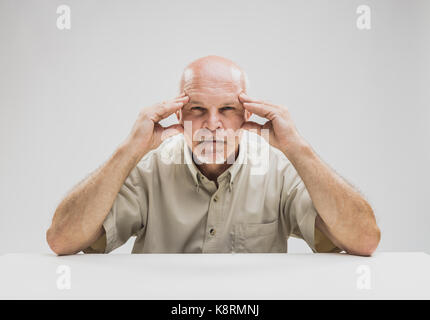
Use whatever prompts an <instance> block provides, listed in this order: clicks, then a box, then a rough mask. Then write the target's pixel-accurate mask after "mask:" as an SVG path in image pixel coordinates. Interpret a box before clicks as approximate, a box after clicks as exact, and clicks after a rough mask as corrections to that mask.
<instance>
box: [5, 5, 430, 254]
mask: <svg viewBox="0 0 430 320" xmlns="http://www.w3.org/2000/svg"><path fill="white" fill-rule="evenodd" d="M60 4H67V5H69V6H70V7H71V18H72V28H71V30H64V31H60V30H58V29H57V27H56V19H57V16H58V15H57V13H56V9H57V6H58V5H60ZM361 4H366V5H369V6H370V7H371V9H372V29H371V30H369V31H360V30H358V29H357V27H356V19H357V17H358V14H357V13H356V9H357V7H358V6H359V5H361ZM429 18H430V2H428V1H393V0H392V1H344V0H338V1H267V0H265V1H249V0H247V1H216V2H215V1H212V2H209V1H180V2H179V1H177V2H173V1H167V0H164V1H121V2H120V1H67V2H64V1H61V2H60V1H12V0H8V1H5V0H0V46H1V47H0V150H1V158H0V177H1V183H0V204H1V213H0V253H6V252H48V251H49V248H48V246H47V244H46V241H45V231H46V229H47V228H48V227H49V225H50V221H51V218H52V215H53V213H54V210H55V208H56V206H57V205H58V203H59V202H60V201H61V199H62V198H63V197H64V196H65V195H66V193H67V192H68V191H69V190H70V189H71V188H72V186H73V185H75V184H77V183H78V182H79V181H80V180H81V179H83V178H84V177H85V176H86V175H87V174H89V173H90V172H91V171H93V170H94V169H95V168H96V167H98V166H99V165H101V164H102V163H103V162H104V161H105V160H106V159H107V158H108V157H109V156H110V155H111V154H112V152H113V151H114V150H115V148H116V147H117V146H118V144H119V143H120V142H121V141H123V139H124V138H125V137H126V136H127V135H128V133H129V131H130V130H131V127H132V125H133V123H134V121H135V119H136V117H137V114H138V113H139V110H140V109H141V108H143V107H145V106H150V105H152V104H153V103H155V102H158V101H161V100H165V99H168V98H170V97H173V96H175V95H176V94H177V92H178V83H179V78H180V75H181V72H182V70H183V68H184V66H185V65H186V64H188V63H189V62H190V61H192V60H194V59H196V58H199V57H201V56H205V55H208V54H216V55H221V56H225V57H228V58H230V59H232V60H234V61H236V62H237V63H238V64H239V65H241V66H242V67H243V68H244V69H245V70H246V71H247V72H248V76H249V78H250V83H251V87H250V91H249V93H250V95H252V96H254V97H257V98H261V99H266V100H269V101H272V102H274V103H278V104H284V105H286V106H288V108H289V110H290V112H291V114H292V117H293V119H294V120H295V123H296V126H297V127H298V129H299V131H300V132H301V134H302V135H303V136H304V137H305V138H306V139H307V140H308V141H309V142H310V143H311V145H312V146H313V148H314V149H315V150H316V151H317V152H318V154H319V155H320V156H321V157H322V158H323V160H324V161H326V162H327V163H328V164H329V165H330V166H331V167H333V168H334V169H335V170H336V171H337V172H339V173H340V174H341V175H342V176H343V177H345V178H346V179H347V180H348V181H350V182H351V183H353V184H354V185H355V186H356V187H357V188H359V190H361V192H363V193H364V195H365V196H366V198H367V199H368V201H369V202H370V204H371V205H372V206H373V208H374V210H375V213H376V216H377V220H378V223H379V225H380V227H381V229H382V241H381V244H380V246H379V248H378V250H379V251H425V252H427V253H430V236H429V226H430V210H429V209H428V199H429V195H430V194H429V183H428V181H429V178H430V170H429V169H428V167H427V165H428V163H429V160H430V151H429V148H428V147H429V143H428V141H429V135H430V128H429V122H430V107H429V106H430V94H429V89H428V84H429V80H430V50H429V49H430V46H429V39H430V22H429V21H430V19H429ZM172 121H174V119H172V118H169V119H168V120H167V121H166V123H169V122H172ZM131 244H132V243H131V241H129V242H128V243H127V244H126V245H125V246H124V247H122V248H120V249H118V250H117V251H116V252H130V250H131ZM289 245H290V249H291V250H290V252H310V249H309V248H308V247H307V246H306V244H305V243H304V241H300V240H292V241H290V244H289Z"/></svg>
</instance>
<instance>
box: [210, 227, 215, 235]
mask: <svg viewBox="0 0 430 320" xmlns="http://www.w3.org/2000/svg"><path fill="white" fill-rule="evenodd" d="M209 233H210V234H211V236H214V235H215V234H216V231H215V229H214V228H212V229H210V230H209Z"/></svg>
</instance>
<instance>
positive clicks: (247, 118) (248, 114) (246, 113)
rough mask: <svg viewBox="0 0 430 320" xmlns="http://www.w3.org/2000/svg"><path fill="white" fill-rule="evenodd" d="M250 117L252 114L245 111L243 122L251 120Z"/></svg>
mask: <svg viewBox="0 0 430 320" xmlns="http://www.w3.org/2000/svg"><path fill="white" fill-rule="evenodd" d="M251 116H252V112H250V111H248V110H245V115H244V118H245V121H248V120H249V118H251Z"/></svg>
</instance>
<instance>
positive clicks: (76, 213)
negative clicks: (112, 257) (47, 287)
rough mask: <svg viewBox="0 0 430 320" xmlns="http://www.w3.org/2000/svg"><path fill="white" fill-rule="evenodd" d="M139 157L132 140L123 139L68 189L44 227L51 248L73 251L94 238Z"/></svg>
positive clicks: (100, 231) (95, 238) (61, 252)
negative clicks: (84, 176) (101, 163)
mask: <svg viewBox="0 0 430 320" xmlns="http://www.w3.org/2000/svg"><path fill="white" fill-rule="evenodd" d="M140 158H141V156H140V155H138V154H136V152H134V150H133V147H132V144H130V143H128V142H127V143H123V144H122V145H121V146H120V147H119V148H118V149H117V150H116V151H115V152H114V154H113V155H112V156H111V157H110V158H109V160H108V161H107V162H105V163H104V164H103V165H102V166H101V167H100V168H98V169H97V170H96V171H94V172H93V173H92V174H91V175H90V176H89V177H87V178H86V179H85V180H84V181H82V182H81V183H80V184H79V185H78V186H76V187H75V188H74V189H73V190H72V191H71V192H70V193H69V195H68V196H67V197H66V198H65V199H64V200H63V201H62V202H61V203H60V204H59V206H58V208H57V209H56V211H55V214H54V217H53V220H52V224H51V227H50V228H49V230H48V231H47V235H46V236H47V241H48V243H49V245H50V247H51V248H52V250H53V251H54V252H56V253H57V254H73V253H76V252H79V251H80V250H82V249H84V248H86V247H88V246H89V245H91V244H92V243H93V242H94V241H95V240H97V238H98V237H99V236H100V235H101V234H102V231H103V229H102V225H103V222H104V220H105V218H106V216H107V214H108V212H109V210H110V208H111V207H112V204H113V202H114V200H115V198H116V196H117V194H118V192H119V190H120V188H121V186H122V185H123V183H124V181H125V179H126V178H127V177H128V175H129V174H130V171H131V170H132V169H133V168H134V167H135V166H136V164H137V163H138V161H139V160H140Z"/></svg>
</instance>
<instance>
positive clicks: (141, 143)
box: [125, 93, 189, 159]
mask: <svg viewBox="0 0 430 320" xmlns="http://www.w3.org/2000/svg"><path fill="white" fill-rule="evenodd" d="M188 100H189V97H188V96H187V95H185V93H182V94H181V95H179V96H178V97H176V98H174V99H172V100H168V101H163V102H161V103H157V104H155V105H153V106H151V107H149V108H144V109H143V110H142V111H140V113H139V116H138V118H137V120H136V122H135V124H134V126H133V129H132V130H131V132H130V135H129V136H128V137H127V139H126V142H125V143H126V144H129V145H131V146H132V148H133V149H134V151H135V152H136V153H137V155H138V157H139V159H140V158H142V157H143V156H144V155H145V154H146V153H147V152H149V151H151V150H153V149H156V148H158V146H159V145H160V144H161V142H163V141H164V140H165V139H167V138H169V137H171V136H174V135H176V134H179V133H183V132H184V128H183V127H182V125H180V124H174V125H171V126H168V127H163V126H162V125H160V124H159V122H160V121H161V120H162V119H164V118H167V117H168V116H170V115H171V114H172V113H175V112H176V111H178V110H179V109H181V108H182V107H183V106H184V105H185V104H186V103H187V102H188Z"/></svg>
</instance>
